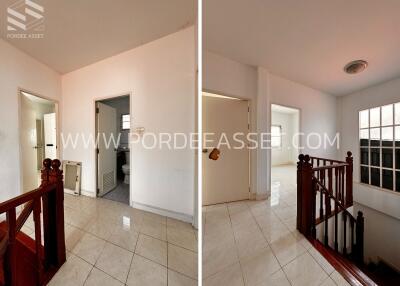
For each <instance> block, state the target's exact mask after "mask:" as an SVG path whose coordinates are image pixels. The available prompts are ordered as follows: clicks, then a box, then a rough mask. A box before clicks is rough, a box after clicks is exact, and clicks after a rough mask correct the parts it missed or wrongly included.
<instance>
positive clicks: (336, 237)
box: [334, 168, 338, 251]
mask: <svg viewBox="0 0 400 286" xmlns="http://www.w3.org/2000/svg"><path fill="white" fill-rule="evenodd" d="M337 196H338V169H337V168H335V197H336V198H337ZM334 236H335V238H334V240H335V245H334V246H335V250H336V251H338V204H337V201H336V200H335V233H334Z"/></svg>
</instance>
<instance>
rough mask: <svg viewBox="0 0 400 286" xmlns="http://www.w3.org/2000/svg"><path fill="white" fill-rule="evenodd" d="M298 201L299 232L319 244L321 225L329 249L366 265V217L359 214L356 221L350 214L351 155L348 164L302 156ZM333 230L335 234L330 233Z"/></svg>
mask: <svg viewBox="0 0 400 286" xmlns="http://www.w3.org/2000/svg"><path fill="white" fill-rule="evenodd" d="M318 196H319V197H318ZM317 198H318V200H317ZM297 201H298V205H297V229H298V230H299V231H300V232H301V233H302V234H304V235H305V236H306V237H309V238H312V239H317V240H318V237H317V226H318V225H320V226H319V228H318V229H319V230H318V235H319V237H321V238H320V239H321V242H322V244H323V245H325V247H328V248H331V249H333V250H334V251H336V252H337V253H340V254H341V255H343V256H344V257H347V258H349V259H353V260H355V261H358V262H360V263H362V262H363V248H364V217H363V214H362V213H361V212H359V213H358V216H357V218H355V217H354V216H353V214H352V213H350V212H349V210H348V208H349V207H350V206H352V205H353V157H352V153H351V152H347V157H346V159H345V161H339V160H331V159H325V158H318V157H310V156H308V155H303V154H301V155H299V161H298V163H297ZM318 203H319V206H318ZM332 203H333V204H334V209H333V210H332V206H331V204H332ZM339 218H341V220H340V222H339ZM330 220H331V221H332V222H333V224H330V223H329V221H330ZM330 227H332V228H333V233H331V232H330V231H329V228H330ZM339 227H340V228H341V230H342V231H341V232H339ZM330 235H333V237H329V236H330ZM339 241H340V243H339ZM339 246H340V249H339Z"/></svg>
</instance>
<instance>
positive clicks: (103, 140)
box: [96, 95, 131, 205]
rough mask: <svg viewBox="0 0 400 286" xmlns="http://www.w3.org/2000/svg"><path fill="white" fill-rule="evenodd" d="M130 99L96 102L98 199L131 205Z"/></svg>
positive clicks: (120, 98)
mask: <svg viewBox="0 0 400 286" xmlns="http://www.w3.org/2000/svg"><path fill="white" fill-rule="evenodd" d="M130 130H131V114H130V96H129V95H123V96H118V97H113V98H107V99H103V100H98V101H96V134H97V136H98V137H97V139H98V144H97V148H96V152H97V156H96V158H97V197H102V198H104V199H109V200H113V201H117V202H120V203H124V204H128V205H129V204H130V187H129V186H130V173H131V167H130V146H129V133H130Z"/></svg>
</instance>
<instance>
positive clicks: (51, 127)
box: [44, 113, 57, 160]
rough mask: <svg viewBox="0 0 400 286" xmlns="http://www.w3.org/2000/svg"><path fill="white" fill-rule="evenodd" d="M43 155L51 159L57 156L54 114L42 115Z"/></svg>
mask: <svg viewBox="0 0 400 286" xmlns="http://www.w3.org/2000/svg"><path fill="white" fill-rule="evenodd" d="M44 144H45V147H44V156H45V157H46V158H50V159H52V160H54V159H56V158H57V123H56V114H55V113H48V114H45V115H44Z"/></svg>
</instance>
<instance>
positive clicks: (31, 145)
mask: <svg viewBox="0 0 400 286" xmlns="http://www.w3.org/2000/svg"><path fill="white" fill-rule="evenodd" d="M18 92H19V103H20V105H19V111H20V123H19V134H20V142H21V149H20V152H21V161H20V162H21V170H22V176H21V180H22V182H21V186H22V191H23V192H27V191H31V190H34V189H36V188H37V187H38V186H39V185H40V169H41V168H42V162H43V160H44V159H45V158H50V159H52V160H53V159H58V158H59V152H58V148H57V146H58V138H59V136H58V134H59V129H58V103H57V102H56V101H54V100H50V99H46V98H44V97H41V96H38V95H35V94H34V93H31V92H28V91H24V90H19V91H18Z"/></svg>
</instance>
